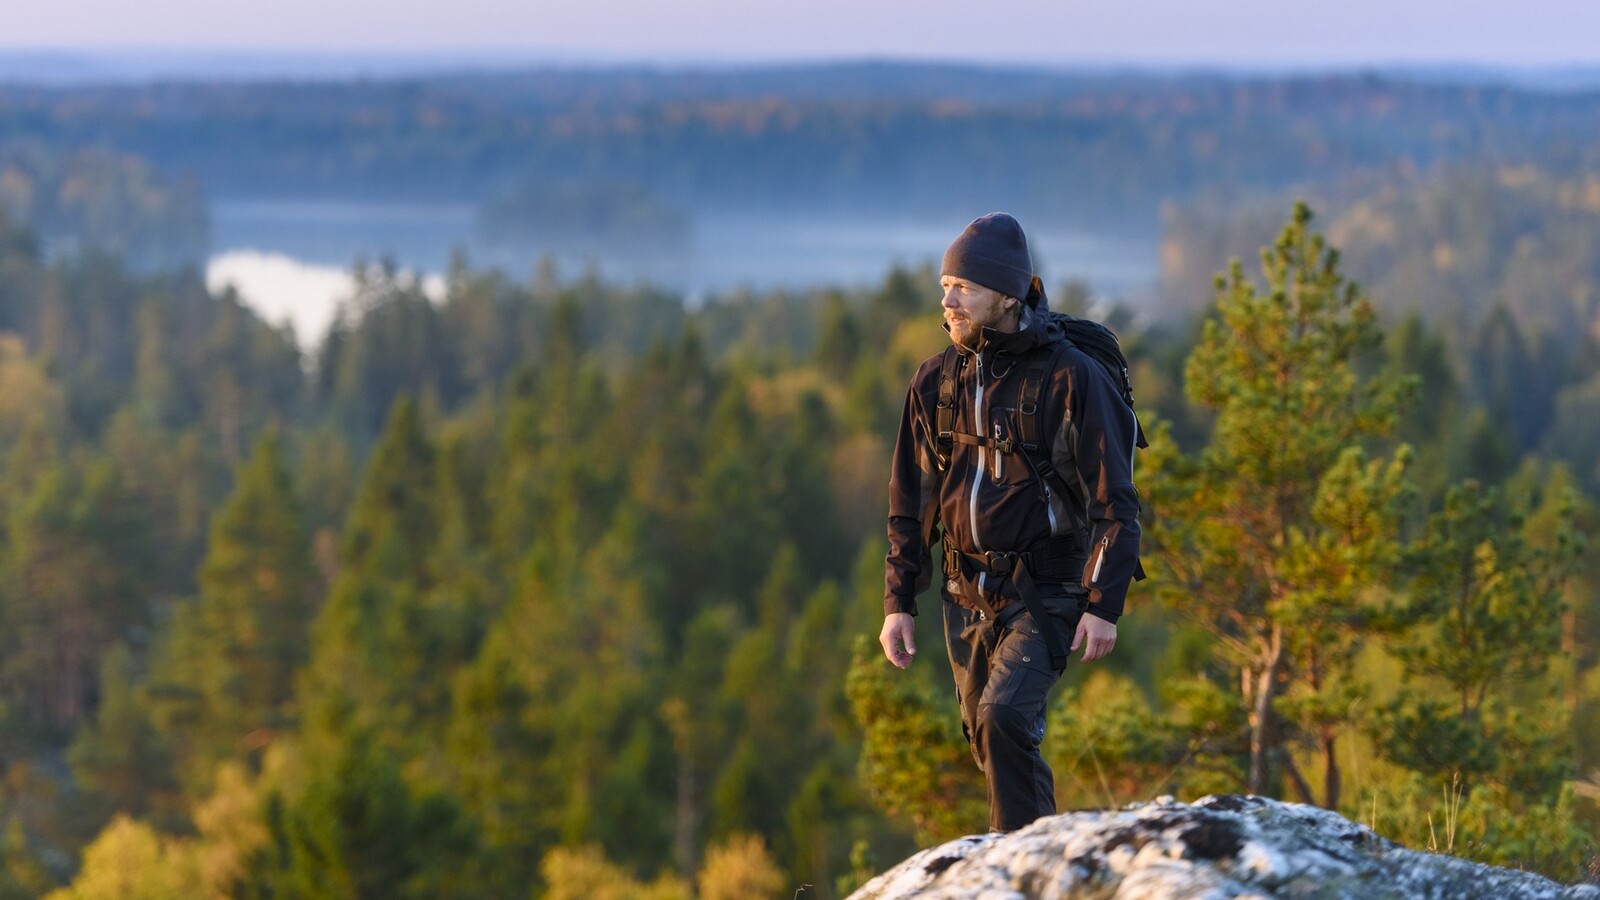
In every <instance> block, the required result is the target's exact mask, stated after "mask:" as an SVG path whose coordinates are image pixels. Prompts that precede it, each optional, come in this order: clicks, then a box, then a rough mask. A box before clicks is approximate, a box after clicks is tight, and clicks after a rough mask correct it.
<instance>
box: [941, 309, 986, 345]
mask: <svg viewBox="0 0 1600 900" xmlns="http://www.w3.org/2000/svg"><path fill="white" fill-rule="evenodd" d="M944 323H945V325H946V327H948V328H949V329H950V339H951V340H952V341H955V342H956V343H958V344H960V345H961V346H963V347H966V348H967V349H968V350H976V349H978V341H979V340H980V339H981V338H982V337H983V326H982V325H980V324H978V323H977V322H974V321H973V320H972V319H971V317H969V316H961V317H952V316H945V319H944Z"/></svg>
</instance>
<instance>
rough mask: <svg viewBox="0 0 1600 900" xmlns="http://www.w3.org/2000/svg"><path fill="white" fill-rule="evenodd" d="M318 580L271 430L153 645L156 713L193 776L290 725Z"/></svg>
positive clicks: (256, 747)
mask: <svg viewBox="0 0 1600 900" xmlns="http://www.w3.org/2000/svg"><path fill="white" fill-rule="evenodd" d="M317 582H318V578H317V573H316V571H315V569H314V567H313V565H312V559H311V545H310V538H309V536H308V535H307V533H306V530H305V521H304V513H303V512H302V510H301V508H300V505H299V503H298V500H297V498H296V494H295V490H294V486H293V484H292V482H291V478H290V473H289V469H288V463H287V460H285V459H284V456H283V448H282V443H281V441H280V439H279V438H278V436H277V435H276V434H273V433H268V434H266V435H264V436H263V437H262V439H261V440H260V441H259V442H258V444H257V446H256V449H255V452H254V453H253V455H252V456H251V458H250V460H249V462H248V463H247V464H246V465H245V466H244V467H242V468H241V469H240V471H239V474H238V477H237V480H236V483H235V486H234V490H233V493H232V495H231V496H230V497H229V498H228V500H227V502H226V504H225V505H224V506H223V507H222V508H221V509H220V510H218V512H217V514H216V515H215V516H214V517H213V518H212V520H211V528H210V540H209V545H208V547H207V551H206V558H205V561H204V562H203V563H202V564H201V567H200V596H199V598H198V599H196V600H195V601H193V602H192V603H186V604H184V605H182V606H179V607H178V608H177V609H176V610H175V612H174V615H173V619H172V621H171V623H170V625H169V627H168V631H167V637H166V640H165V641H164V642H163V643H162V644H161V646H160V647H159V648H158V650H157V651H156V653H155V663H154V665H155V670H156V671H155V673H154V675H153V676H152V678H151V687H150V693H151V695H152V698H151V701H150V705H151V707H152V714H153V716H154V717H155V718H156V720H157V721H158V722H160V724H161V728H162V731H163V733H164V735H165V737H166V739H167V740H169V741H171V742H172V743H173V744H174V745H175V748H176V752H177V756H178V761H179V771H182V772H184V773H186V775H187V777H188V778H189V779H190V781H191V787H198V786H202V785H197V784H194V782H195V781H197V780H199V779H204V778H207V777H209V775H210V773H211V772H212V771H213V770H214V768H215V767H216V766H217V765H218V764H219V763H221V762H223V761H224V760H229V759H239V758H245V757H247V756H250V755H253V754H255V753H258V752H259V751H260V750H261V749H262V748H264V747H265V746H267V745H268V744H270V743H271V742H272V741H273V740H274V738H275V736H276V735H277V734H278V733H281V732H284V731H287V730H289V729H291V728H292V727H293V726H294V725H295V723H296V721H297V710H296V708H295V702H294V699H295V698H294V687H295V677H296V674H297V673H298V672H299V670H300V669H301V667H303V666H304V665H305V663H306V661H307V659H308V656H309V655H308V653H307V652H306V645H307V642H308V637H309V629H308V628H307V623H308V621H309V620H310V618H311V615H312V612H313V610H314V609H315V607H316V601H317V594H318V588H319V585H318V583H317Z"/></svg>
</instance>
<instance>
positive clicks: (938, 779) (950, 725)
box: [845, 635, 987, 846]
mask: <svg viewBox="0 0 1600 900" xmlns="http://www.w3.org/2000/svg"><path fill="white" fill-rule="evenodd" d="M936 664H937V663H936ZM897 675H898V673H897V672H896V671H895V670H894V669H893V668H892V667H891V666H890V665H889V663H888V662H887V661H886V660H884V658H883V652H882V650H881V649H880V648H879V647H878V646H877V645H876V644H875V643H873V642H872V641H871V640H870V639H869V638H868V637H867V636H866V635H857V637H856V639H855V647H854V655H853V656H852V657H851V660H850V675H849V677H848V679H847V680H846V682H845V691H846V693H847V694H848V695H849V697H850V705H851V708H852V709H853V710H854V712H855V717H856V721H857V722H859V723H860V725H861V728H862V730H863V731H864V733H865V736H864V739H863V742H862V748H861V772H860V775H861V780H862V782H863V783H865V784H866V786H867V790H868V791H869V792H870V793H871V794H872V797H873V799H874V800H875V801H877V803H878V804H879V805H880V806H881V807H882V808H883V809H884V811H885V812H887V813H888V814H889V815H890V816H892V817H894V818H896V819H899V820H901V821H904V822H907V823H908V824H910V825H911V826H912V828H914V829H915V830H916V835H917V843H918V844H920V845H923V846H928V845H932V844H936V843H940V842H942V841H946V840H950V839H951V838H955V837H959V836H961V835H963V834H966V833H968V831H969V830H970V828H971V827H972V823H974V822H982V821H983V818H984V815H985V813H984V810H985V804H986V802H987V801H986V800H985V799H984V797H983V796H982V794H981V792H980V791H979V790H978V788H979V785H980V780H979V779H978V778H977V777H976V775H975V774H974V772H973V762H972V756H971V753H970V752H969V750H968V748H967V744H966V740H965V739H963V738H962V736H961V726H960V723H959V720H958V712H957V710H956V708H955V704H954V703H953V702H952V700H951V698H950V696H949V695H948V694H941V695H938V696H935V695H934V692H933V691H930V690H928V689H927V687H926V686H925V685H922V684H919V683H918V681H917V680H915V679H913V678H907V677H897Z"/></svg>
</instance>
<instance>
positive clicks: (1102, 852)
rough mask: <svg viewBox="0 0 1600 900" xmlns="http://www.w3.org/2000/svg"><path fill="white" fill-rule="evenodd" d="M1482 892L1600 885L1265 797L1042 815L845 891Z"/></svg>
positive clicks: (1141, 894) (978, 898)
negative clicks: (1435, 849) (1482, 858)
mask: <svg viewBox="0 0 1600 900" xmlns="http://www.w3.org/2000/svg"><path fill="white" fill-rule="evenodd" d="M899 897H917V898H927V900H938V898H952V900H953V898H958V897H959V898H963V900H969V898H970V900H1021V898H1028V900H1034V898H1037V900H1055V898H1096V900H1110V898H1118V900H1132V898H1166V897H1185V898H1188V897H1196V898H1208V900H1209V898H1232V897H1296V898H1339V897H1357V898H1363V900H1376V898H1389V897H1438V898H1457V897H1485V898H1488V897H1492V898H1497V900H1499V898H1507V900H1524V898H1526V900H1532V898H1558V897H1559V898H1573V900H1576V898H1584V900H1600V887H1594V886H1592V885H1575V886H1570V887H1569V886H1564V885H1560V884H1557V883H1555V882H1553V881H1550V880H1548V879H1546V878H1542V877H1540V876H1538V875H1533V874H1530V873H1527V872H1517V871H1513V870H1511V869H1502V868H1497V867H1495V866H1485V865H1481V864H1479V863H1473V862H1467V861H1466V860H1462V859H1456V858H1455V857H1450V856H1441V855H1438V854H1434V853H1424V852H1418V851H1415V850H1407V849H1405V848H1403V847H1401V846H1400V845H1399V844H1396V843H1394V842H1393V841H1390V840H1387V839H1385V838H1382V837H1379V836H1378V835H1377V834H1375V833H1374V832H1373V831H1372V830H1370V829H1368V828H1367V827H1366V826H1363V825H1357V824H1356V823H1354V822H1351V821H1350V820H1349V819H1346V818H1344V817H1343V816H1341V815H1339V814H1338V813H1334V812H1330V811H1328V810H1325V809H1320V808H1318V807H1315V806H1305V805H1302V804H1299V803H1280V802H1278V801H1276V800H1269V799H1266V798H1264V797H1247V796H1232V795H1229V796H1220V797H1205V798H1202V799H1200V800H1197V801H1195V802H1194V803H1192V804H1190V803H1177V802H1174V801H1172V800H1165V799H1163V800H1157V801H1156V802H1154V803H1145V804H1135V805H1133V806H1130V807H1128V808H1127V809H1123V810H1116V811H1107V812H1073V813H1063V814H1061V815H1057V816H1051V817H1049V818H1046V819H1040V820H1039V821H1037V822H1035V823H1033V824H1032V825H1030V826H1028V827H1027V828H1024V829H1022V830H1020V831H1015V832H1012V833H1010V834H984V835H973V836H970V837H964V838H960V839H959V840H954V841H950V842H949V843H947V844H944V845H942V846H939V847H934V848H933V849H931V850H924V851H922V852H921V853H918V854H916V855H915V856H912V857H911V858H910V859H907V860H906V861H905V862H903V863H901V864H900V865H898V866H896V867H895V868H893V869H890V870H889V871H887V872H885V873H883V874H882V875H879V876H878V877H877V878H874V879H873V880H872V881H870V882H868V883H867V884H866V885H865V886H863V887H862V888H861V889H860V890H858V891H856V892H855V893H854V894H851V895H850V900H888V898H899Z"/></svg>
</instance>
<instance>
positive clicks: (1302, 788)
mask: <svg viewBox="0 0 1600 900" xmlns="http://www.w3.org/2000/svg"><path fill="white" fill-rule="evenodd" d="M1278 759H1280V760H1282V761H1283V770H1284V772H1286V773H1288V775H1289V783H1290V784H1292V785H1294V793H1295V796H1296V797H1299V798H1300V802H1301V803H1304V804H1306V805H1307V806H1315V805H1316V802H1317V798H1316V797H1315V796H1314V795H1313V794H1312V793H1311V782H1309V781H1306V776H1304V775H1302V774H1301V773H1300V767H1299V766H1297V765H1295V764H1294V757H1293V756H1291V755H1289V748H1288V747H1281V748H1279V751H1278Z"/></svg>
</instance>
